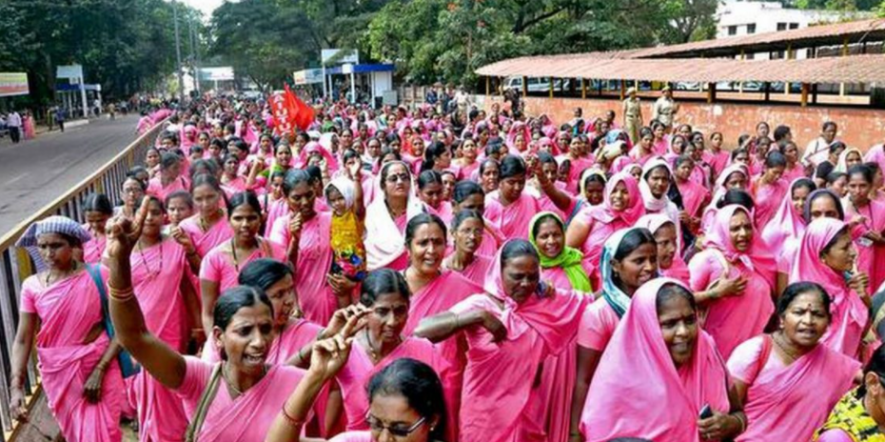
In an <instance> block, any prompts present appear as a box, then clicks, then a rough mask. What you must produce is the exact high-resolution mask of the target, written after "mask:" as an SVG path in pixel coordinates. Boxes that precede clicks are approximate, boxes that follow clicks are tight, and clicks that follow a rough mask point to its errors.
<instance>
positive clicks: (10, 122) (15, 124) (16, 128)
mask: <svg viewBox="0 0 885 442" xmlns="http://www.w3.org/2000/svg"><path fill="white" fill-rule="evenodd" d="M6 125H7V126H8V127H9V137H10V138H12V142H13V143H18V142H19V141H21V135H22V117H21V115H19V114H18V112H17V111H15V110H13V111H12V113H11V114H9V116H8V117H7V118H6Z"/></svg>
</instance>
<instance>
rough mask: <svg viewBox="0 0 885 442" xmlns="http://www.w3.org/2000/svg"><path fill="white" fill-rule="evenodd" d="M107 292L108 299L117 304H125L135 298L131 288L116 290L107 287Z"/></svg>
mask: <svg viewBox="0 0 885 442" xmlns="http://www.w3.org/2000/svg"><path fill="white" fill-rule="evenodd" d="M108 292H109V294H110V298H111V299H113V300H114V301H117V302H126V301H128V300H130V299H132V298H134V297H135V291H134V290H132V286H129V287H127V288H125V289H116V288H113V287H111V286H110V285H109V286H108Z"/></svg>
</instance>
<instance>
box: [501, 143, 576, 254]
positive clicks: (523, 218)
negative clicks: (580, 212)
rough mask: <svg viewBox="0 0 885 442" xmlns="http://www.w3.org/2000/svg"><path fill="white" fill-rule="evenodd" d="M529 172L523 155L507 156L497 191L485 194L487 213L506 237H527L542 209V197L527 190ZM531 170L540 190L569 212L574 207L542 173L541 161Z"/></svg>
mask: <svg viewBox="0 0 885 442" xmlns="http://www.w3.org/2000/svg"><path fill="white" fill-rule="evenodd" d="M528 172H529V168H528V166H527V165H526V162H525V161H523V159H522V158H520V157H517V156H514V155H508V156H506V157H505V158H504V159H503V160H502V161H501V168H500V184H499V186H498V190H497V191H495V192H492V193H489V194H487V195H486V204H485V209H486V211H485V216H486V218H487V219H488V220H489V222H490V223H491V224H492V225H493V226H495V227H496V228H498V229H499V230H500V231H501V233H503V234H504V235H505V237H506V238H521V239H525V238H527V237H528V227H529V221H531V219H532V217H533V216H535V214H536V213H538V212H540V211H541V202H540V199H539V198H538V197H536V196H534V195H531V194H530V193H529V192H526V191H525V184H526V177H527V176H528V175H527V174H528ZM531 172H533V173H534V176H535V177H536V178H537V179H538V183H539V185H540V187H541V192H542V193H544V194H545V195H547V196H548V197H549V198H550V200H551V201H552V202H553V204H554V205H555V206H556V207H557V208H559V209H560V210H563V211H565V212H568V211H569V209H570V208H571V207H573V206H574V200H573V199H571V198H569V196H568V195H567V194H566V193H565V192H563V191H562V190H560V189H559V188H557V187H556V185H555V184H554V182H552V181H550V180H549V179H548V177H547V175H545V174H544V173H543V171H542V170H541V165H540V162H538V161H535V162H534V167H533V168H532V170H531Z"/></svg>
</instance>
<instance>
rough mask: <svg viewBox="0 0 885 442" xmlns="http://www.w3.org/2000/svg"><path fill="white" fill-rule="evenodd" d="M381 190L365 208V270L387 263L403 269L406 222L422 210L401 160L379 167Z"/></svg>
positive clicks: (406, 260)
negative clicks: (366, 265)
mask: <svg viewBox="0 0 885 442" xmlns="http://www.w3.org/2000/svg"><path fill="white" fill-rule="evenodd" d="M380 180H381V181H380V185H381V192H380V193H376V195H378V197H376V198H375V200H373V201H372V204H370V205H369V207H368V208H367V209H366V254H367V257H366V258H367V264H368V267H369V270H375V269H380V268H382V267H387V268H389V269H393V270H396V271H403V270H405V269H406V267H408V266H409V254H408V253H407V252H406V242H405V232H406V225H407V224H408V223H409V220H410V219H412V217H414V216H415V215H417V214H419V213H421V212H422V211H423V208H422V205H421V202H420V201H419V200H418V198H417V197H415V195H414V192H413V191H412V174H411V173H410V172H409V167H408V165H407V164H406V163H403V162H402V161H391V162H389V163H386V164H384V166H382V167H381V173H380Z"/></svg>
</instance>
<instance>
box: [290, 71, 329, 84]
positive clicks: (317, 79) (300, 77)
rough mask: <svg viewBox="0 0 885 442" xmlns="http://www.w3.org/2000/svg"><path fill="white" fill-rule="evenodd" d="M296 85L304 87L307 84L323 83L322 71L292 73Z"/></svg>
mask: <svg viewBox="0 0 885 442" xmlns="http://www.w3.org/2000/svg"><path fill="white" fill-rule="evenodd" d="M292 78H293V79H294V80H295V85H297V86H302V85H305V84H319V83H322V82H323V70H322V69H303V70H300V71H295V72H294V73H292Z"/></svg>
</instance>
